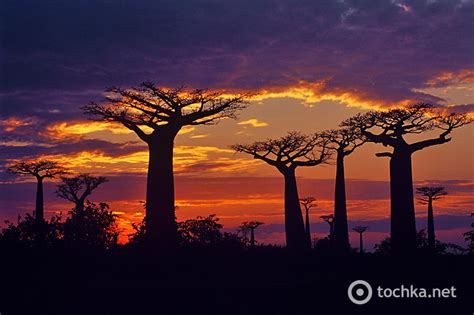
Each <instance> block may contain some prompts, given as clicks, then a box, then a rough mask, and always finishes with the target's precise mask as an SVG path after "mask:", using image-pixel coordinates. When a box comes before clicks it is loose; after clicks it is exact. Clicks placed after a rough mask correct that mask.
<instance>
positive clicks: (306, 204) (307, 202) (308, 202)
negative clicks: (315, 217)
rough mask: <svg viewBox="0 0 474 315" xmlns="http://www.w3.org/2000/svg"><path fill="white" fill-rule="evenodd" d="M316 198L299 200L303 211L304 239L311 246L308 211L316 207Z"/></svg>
mask: <svg viewBox="0 0 474 315" xmlns="http://www.w3.org/2000/svg"><path fill="white" fill-rule="evenodd" d="M315 201H316V198H314V197H305V198H301V199H300V205H301V206H302V207H303V209H304V211H305V232H306V238H307V241H308V242H309V244H310V246H311V227H310V222H309V210H310V209H311V208H313V207H316V203H315Z"/></svg>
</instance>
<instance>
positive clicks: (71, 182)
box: [56, 174, 108, 218]
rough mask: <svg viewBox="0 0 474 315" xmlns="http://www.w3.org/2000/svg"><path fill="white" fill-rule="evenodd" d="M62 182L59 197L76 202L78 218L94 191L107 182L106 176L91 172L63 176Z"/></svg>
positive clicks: (59, 186) (58, 190)
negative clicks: (92, 174)
mask: <svg viewBox="0 0 474 315" xmlns="http://www.w3.org/2000/svg"><path fill="white" fill-rule="evenodd" d="M61 180H62V184H59V185H58V187H57V190H56V195H57V196H58V197H59V198H62V199H65V200H68V201H70V202H72V203H74V209H75V211H76V213H77V216H78V218H81V216H82V215H83V212H84V204H85V202H86V200H87V197H89V196H90V195H91V194H92V192H93V191H94V190H95V189H97V187H99V186H100V185H102V184H103V183H105V182H107V181H108V180H107V178H105V177H104V176H98V177H95V176H91V175H89V174H80V175H77V176H74V177H62V178H61Z"/></svg>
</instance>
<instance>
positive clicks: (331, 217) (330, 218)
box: [320, 214, 334, 243]
mask: <svg viewBox="0 0 474 315" xmlns="http://www.w3.org/2000/svg"><path fill="white" fill-rule="evenodd" d="M320 218H321V219H323V221H324V222H326V223H327V224H329V240H330V241H331V243H332V241H333V238H334V215H333V214H328V215H322V216H320Z"/></svg>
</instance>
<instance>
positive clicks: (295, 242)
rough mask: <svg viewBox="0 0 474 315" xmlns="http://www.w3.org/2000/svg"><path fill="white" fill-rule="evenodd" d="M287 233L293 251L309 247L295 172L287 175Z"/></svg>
mask: <svg viewBox="0 0 474 315" xmlns="http://www.w3.org/2000/svg"><path fill="white" fill-rule="evenodd" d="M284 175H285V232H286V245H287V246H288V248H291V249H303V248H307V247H308V243H307V239H306V234H305V228H304V223H303V215H302V214H301V208H300V202H299V197H298V188H297V185H296V176H295V172H294V171H288V172H286V173H285V174H284Z"/></svg>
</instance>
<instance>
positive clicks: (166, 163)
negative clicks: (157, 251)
mask: <svg viewBox="0 0 474 315" xmlns="http://www.w3.org/2000/svg"><path fill="white" fill-rule="evenodd" d="M173 142H174V137H170V138H164V137H162V138H160V139H157V140H152V141H150V142H149V143H148V147H149V153H150V156H149V163H148V178H147V190H146V225H147V226H146V228H147V232H146V233H147V240H148V242H149V243H150V244H153V245H157V246H159V247H168V248H172V247H175V246H176V245H177V227H176V218H175V209H174V178H173V145H174V143H173Z"/></svg>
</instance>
